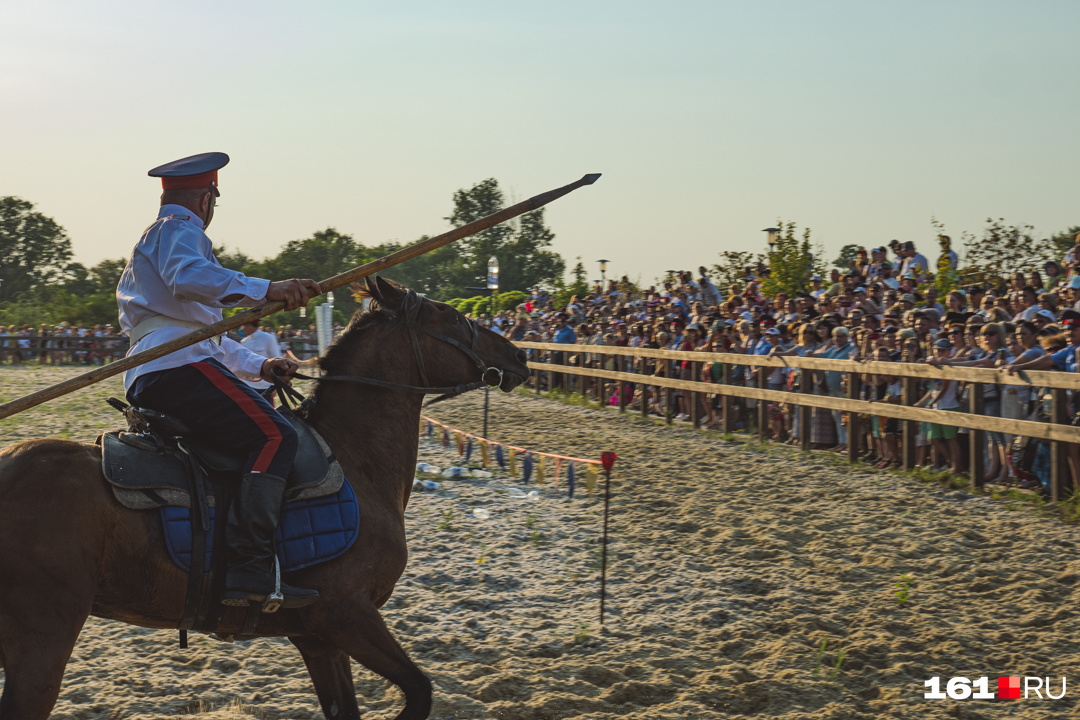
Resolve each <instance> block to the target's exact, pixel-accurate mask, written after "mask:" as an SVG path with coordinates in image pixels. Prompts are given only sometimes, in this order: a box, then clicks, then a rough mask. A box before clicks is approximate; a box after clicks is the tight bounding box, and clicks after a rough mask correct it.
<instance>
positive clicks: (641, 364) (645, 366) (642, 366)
mask: <svg viewBox="0 0 1080 720" xmlns="http://www.w3.org/2000/svg"><path fill="white" fill-rule="evenodd" d="M634 361H635V362H636V363H637V366H638V374H640V375H641V382H640V383H638V389H639V390H640V391H641V417H642V418H643V419H648V417H649V388H650V387H651V386H650V385H648V384H647V383H646V382H645V380H646V378H648V377H649V373H648V370H649V363H648V362H646V359H645V358H643V357H640V358H634Z"/></svg>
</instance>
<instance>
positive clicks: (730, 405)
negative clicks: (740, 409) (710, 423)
mask: <svg viewBox="0 0 1080 720" xmlns="http://www.w3.org/2000/svg"><path fill="white" fill-rule="evenodd" d="M720 384H722V385H726V386H728V387H730V386H731V363H724V367H723V368H721V375H720ZM720 403H721V408H722V412H721V416H722V417H721V420H720V424H721V427H720V429H721V431H722V432H723V433H724V434H725V435H728V434H730V433H733V432H735V396H734V395H721V396H720Z"/></svg>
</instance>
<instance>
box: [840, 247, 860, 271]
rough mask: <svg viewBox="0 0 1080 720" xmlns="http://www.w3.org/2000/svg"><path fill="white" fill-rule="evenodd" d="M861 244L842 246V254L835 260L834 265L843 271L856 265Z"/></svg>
mask: <svg viewBox="0 0 1080 720" xmlns="http://www.w3.org/2000/svg"><path fill="white" fill-rule="evenodd" d="M861 247H862V246H860V245H845V246H844V247H842V248H840V256H839V257H837V258H836V259H835V260H833V267H836V268H839V269H840V270H841V272H848V271H849V270H851V268H852V267H854V265H855V260H856V259H857V258H858V256H859V249H860V248H861Z"/></svg>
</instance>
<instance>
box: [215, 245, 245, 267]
mask: <svg viewBox="0 0 1080 720" xmlns="http://www.w3.org/2000/svg"><path fill="white" fill-rule="evenodd" d="M214 257H216V258H217V259H218V262H219V263H221V267H223V268H228V269H229V270H236V271H238V272H243V271H244V268H245V267H247V266H248V265H251V264H253V263H254V262H255V260H254V259H253V258H251V257H250V256H248V255H247V254H246V253H244V252H242V251H240V250H234V251H232V252H229V249H228V248H227V247H225V246H224V245H222V246H221V249H220V250H215V251H214Z"/></svg>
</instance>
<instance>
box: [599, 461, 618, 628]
mask: <svg viewBox="0 0 1080 720" xmlns="http://www.w3.org/2000/svg"><path fill="white" fill-rule="evenodd" d="M618 457H619V456H618V455H616V454H615V453H613V452H605V453H601V454H600V465H601V466H602V467H603V468H604V539H603V551H602V555H601V559H600V627H604V598H605V597H606V594H607V593H606V590H607V528H608V505H609V503H610V501H611V468H613V467H615V461H616V460H617V459H618Z"/></svg>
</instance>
